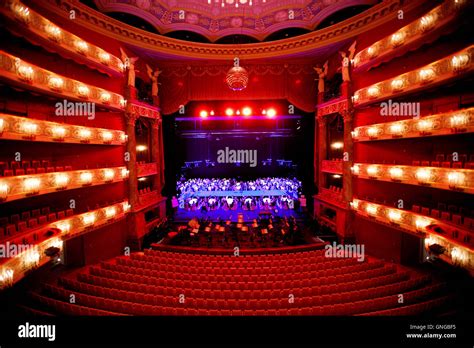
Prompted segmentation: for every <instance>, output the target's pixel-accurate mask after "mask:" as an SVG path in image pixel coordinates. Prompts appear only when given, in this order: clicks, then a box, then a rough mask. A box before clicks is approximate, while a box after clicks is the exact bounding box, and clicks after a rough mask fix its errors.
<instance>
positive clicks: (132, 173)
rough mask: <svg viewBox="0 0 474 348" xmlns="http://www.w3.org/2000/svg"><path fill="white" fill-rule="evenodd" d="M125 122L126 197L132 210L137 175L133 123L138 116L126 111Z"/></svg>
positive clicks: (135, 196) (136, 190)
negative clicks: (126, 157)
mask: <svg viewBox="0 0 474 348" xmlns="http://www.w3.org/2000/svg"><path fill="white" fill-rule="evenodd" d="M125 118H126V122H127V136H128V142H127V153H128V156H129V158H128V159H129V161H128V162H127V167H128V171H129V173H128V191H129V193H128V199H129V203H130V205H131V206H132V208H131V209H132V211H133V210H134V209H135V208H136V206H137V204H138V176H137V153H136V150H137V141H136V139H135V123H136V121H137V119H138V116H137V115H136V114H134V113H131V112H129V111H127V112H126V113H125Z"/></svg>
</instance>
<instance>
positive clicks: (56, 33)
mask: <svg viewBox="0 0 474 348" xmlns="http://www.w3.org/2000/svg"><path fill="white" fill-rule="evenodd" d="M44 30H45V31H46V34H47V35H48V37H49V38H50V39H51V40H54V41H59V39H60V38H61V29H59V28H58V27H57V26H55V25H53V24H51V23H49V24H47V25H46V26H45V28H44Z"/></svg>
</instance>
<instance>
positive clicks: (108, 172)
mask: <svg viewBox="0 0 474 348" xmlns="http://www.w3.org/2000/svg"><path fill="white" fill-rule="evenodd" d="M103 176H104V180H105V182H112V181H113V180H114V177H115V171H114V170H113V169H105V170H104V172H103Z"/></svg>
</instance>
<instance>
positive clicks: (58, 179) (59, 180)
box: [54, 174, 69, 190]
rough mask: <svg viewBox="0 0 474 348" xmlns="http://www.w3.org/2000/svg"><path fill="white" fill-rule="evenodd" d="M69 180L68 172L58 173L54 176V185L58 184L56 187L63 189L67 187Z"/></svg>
mask: <svg viewBox="0 0 474 348" xmlns="http://www.w3.org/2000/svg"><path fill="white" fill-rule="evenodd" d="M68 182H69V175H67V174H56V175H55V176H54V185H55V186H56V189H58V190H63V189H65V188H66V187H67V184H68Z"/></svg>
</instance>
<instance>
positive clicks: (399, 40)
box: [390, 31, 405, 47]
mask: <svg viewBox="0 0 474 348" xmlns="http://www.w3.org/2000/svg"><path fill="white" fill-rule="evenodd" d="M404 41H405V33H404V32H403V31H398V32H396V33H394V34H393V35H392V36H391V37H390V43H391V44H392V46H393V47H398V46H400V45H402V44H403V42H404Z"/></svg>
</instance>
